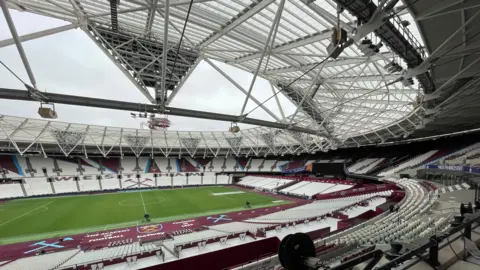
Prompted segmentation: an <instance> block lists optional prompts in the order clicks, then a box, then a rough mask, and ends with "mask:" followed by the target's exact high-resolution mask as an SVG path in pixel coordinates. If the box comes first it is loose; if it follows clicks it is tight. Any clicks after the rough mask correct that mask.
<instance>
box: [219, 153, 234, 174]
mask: <svg viewBox="0 0 480 270" xmlns="http://www.w3.org/2000/svg"><path fill="white" fill-rule="evenodd" d="M236 169H237V160H236V159H235V158H234V157H231V156H230V157H227V158H226V159H225V169H224V170H225V171H226V172H233V171H235V170H236ZM215 171H217V170H216V169H215Z"/></svg>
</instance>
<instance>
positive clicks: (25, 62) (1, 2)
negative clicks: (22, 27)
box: [0, 0, 37, 88]
mask: <svg viewBox="0 0 480 270" xmlns="http://www.w3.org/2000/svg"><path fill="white" fill-rule="evenodd" d="M0 6H1V7H2V11H3V15H4V16H5V20H6V21H7V25H8V28H10V33H12V38H13V40H14V41H15V44H16V45H17V50H18V53H19V54H20V58H21V59H22V62H23V66H24V67H25V70H26V71H27V74H28V78H29V79H30V82H31V83H32V85H33V87H35V88H37V81H36V80H35V76H33V71H32V68H31V67H30V63H29V62H28V59H27V55H26V54H25V51H24V50H23V46H22V41H21V40H20V38H19V36H18V33H17V29H16V28H15V23H13V20H12V16H11V15H10V11H9V10H8V7H7V2H6V0H0Z"/></svg>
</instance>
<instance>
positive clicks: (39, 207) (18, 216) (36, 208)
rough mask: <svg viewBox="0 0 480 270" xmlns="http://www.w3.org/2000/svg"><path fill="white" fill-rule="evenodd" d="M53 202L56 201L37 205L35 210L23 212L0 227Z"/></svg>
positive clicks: (0, 225)
mask: <svg viewBox="0 0 480 270" xmlns="http://www.w3.org/2000/svg"><path fill="white" fill-rule="evenodd" d="M53 202H54V201H50V202H48V203H46V204H44V205H42V206H39V207H37V208H35V209H33V210H30V211H28V212H26V213H24V214H21V215H20V216H18V217H16V218H12V219H10V220H9V221H7V222H4V223H2V224H0V227H2V226H3V225H5V224H8V223H10V222H12V221H14V220H17V219H19V218H21V217H23V216H25V215H28V214H30V213H32V212H33V211H35V210H37V209H40V208H42V207H45V206H47V205H49V204H51V203H53ZM47 209H48V208H47Z"/></svg>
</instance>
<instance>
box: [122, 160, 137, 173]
mask: <svg viewBox="0 0 480 270" xmlns="http://www.w3.org/2000/svg"><path fill="white" fill-rule="evenodd" d="M121 163H122V168H123V171H122V174H129V173H137V171H136V170H135V168H136V167H137V158H135V157H123V159H122V160H121Z"/></svg>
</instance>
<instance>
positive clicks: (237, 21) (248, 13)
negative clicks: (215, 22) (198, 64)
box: [199, 0, 275, 48]
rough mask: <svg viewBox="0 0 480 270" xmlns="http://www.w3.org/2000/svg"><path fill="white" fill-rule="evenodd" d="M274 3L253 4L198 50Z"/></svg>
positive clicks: (261, 2)
mask: <svg viewBox="0 0 480 270" xmlns="http://www.w3.org/2000/svg"><path fill="white" fill-rule="evenodd" d="M274 1H275V0H262V1H260V2H259V3H257V4H255V5H254V6H253V7H251V8H249V9H248V8H247V10H246V11H245V10H244V11H243V12H242V13H241V14H239V16H237V17H236V18H234V19H233V21H231V22H229V23H227V24H226V25H224V26H223V27H222V28H221V30H220V31H218V32H216V33H214V34H213V35H212V36H210V37H209V38H207V40H205V41H204V42H202V44H201V45H200V46H199V47H200V48H205V47H206V46H208V45H209V44H211V43H212V42H214V41H215V40H217V39H219V38H221V37H222V36H223V35H225V34H226V33H228V32H230V31H231V30H232V29H234V28H235V27H237V26H238V25H240V24H242V23H243V22H244V21H246V20H248V19H249V18H250V17H252V16H253V15H255V14H257V12H259V11H261V10H262V9H264V8H265V7H267V6H268V5H270V4H271V3H272V2H274Z"/></svg>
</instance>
